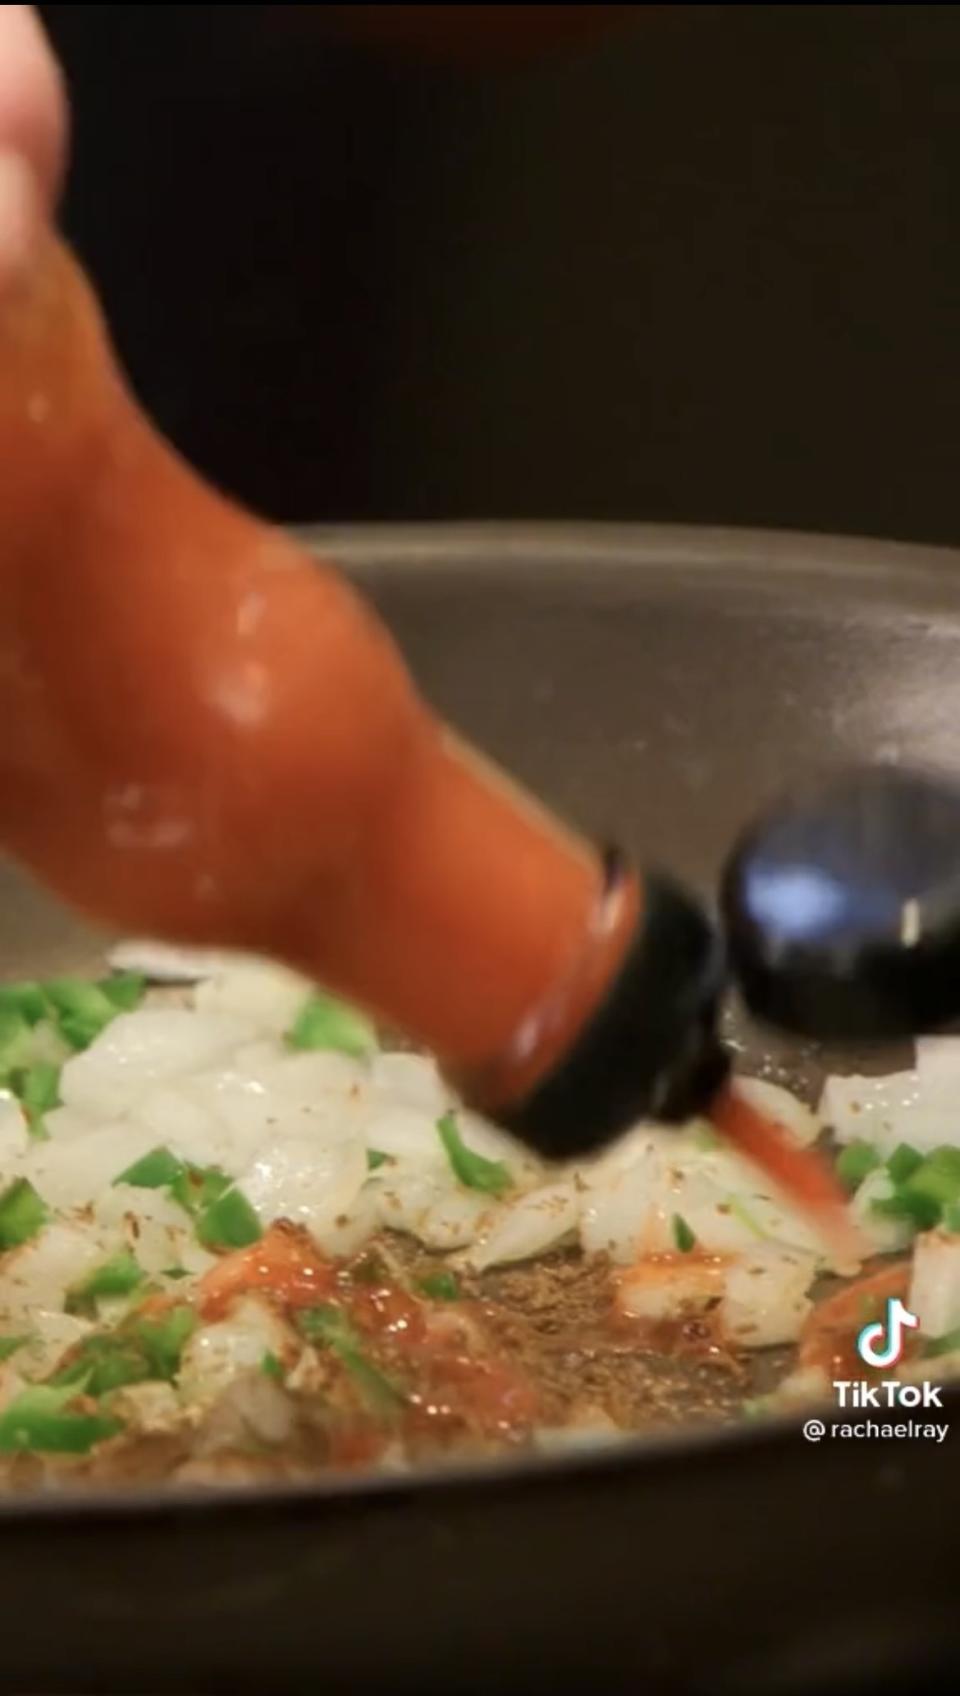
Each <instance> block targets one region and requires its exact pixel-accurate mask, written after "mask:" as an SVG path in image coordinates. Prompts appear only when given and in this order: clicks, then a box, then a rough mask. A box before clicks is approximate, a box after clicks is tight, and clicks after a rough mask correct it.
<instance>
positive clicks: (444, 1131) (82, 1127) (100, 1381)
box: [0, 949, 960, 1485]
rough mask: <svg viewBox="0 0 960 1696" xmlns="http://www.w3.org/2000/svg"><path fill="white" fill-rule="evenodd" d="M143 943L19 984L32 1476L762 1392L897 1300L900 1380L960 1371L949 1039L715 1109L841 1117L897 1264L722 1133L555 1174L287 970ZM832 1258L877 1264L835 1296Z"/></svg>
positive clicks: (958, 1134) (654, 1412)
mask: <svg viewBox="0 0 960 1696" xmlns="http://www.w3.org/2000/svg"><path fill="white" fill-rule="evenodd" d="M152 958H153V955H152V954H150V953H149V951H148V957H147V958H146V959H145V960H144V964H146V965H148V964H149V962H150V960H151V959H152ZM124 966H125V969H124V970H123V971H122V972H115V973H113V974H112V975H108V976H104V977H102V978H101V979H100V980H99V981H98V982H95V983H85V982H83V981H81V980H79V979H74V978H60V979H56V980H53V981H50V982H40V981H38V982H37V983H17V984H10V985H7V986H3V987H0V1082H2V1086H3V1091H4V1093H3V1094H2V1095H0V1475H5V1476H6V1477H7V1478H8V1481H9V1482H10V1483H11V1485H16V1484H36V1483H40V1482H43V1481H47V1480H49V1481H51V1482H56V1481H59V1480H62V1479H63V1477H64V1476H67V1475H69V1476H71V1477H73V1476H75V1477H76V1478H77V1479H78V1480H81V1479H85V1478H90V1479H93V1478H98V1479H112V1480H120V1479H123V1480H125V1481H128V1482H131V1483H136V1482H140V1481H143V1480H146V1479H148V1478H149V1479H156V1478H161V1477H163V1478H170V1479H172V1480H177V1479H181V1478H182V1479H188V1478H189V1479H195V1478H197V1477H204V1478H212V1479H216V1478H218V1477H221V1476H222V1477H225V1478H226V1477H229V1478H231V1479H233V1478H234V1477H235V1476H237V1473H238V1469H239V1472H240V1473H241V1474H242V1475H248V1476H250V1477H251V1478H254V1477H261V1476H301V1475H302V1474H304V1473H305V1472H315V1471H317V1470H323V1469H328V1468H334V1469H339V1468H357V1467H365V1468H369V1467H374V1468H376V1467H388V1468H390V1469H394V1470H395V1469H397V1468H404V1467H409V1466H413V1465H417V1464H420V1463H427V1462H430V1461H435V1460H436V1459H437V1458H439V1457H450V1458H456V1457H458V1456H475V1455H478V1454H491V1455H492V1454H496V1453H498V1452H501V1451H516V1450H517V1449H520V1450H524V1449H533V1448H539V1447H543V1448H546V1449H556V1448H558V1447H561V1446H564V1445H565V1444H566V1445H569V1444H574V1443H575V1444H577V1445H580V1444H591V1443H601V1442H604V1443H606V1442H610V1441H611V1440H613V1439H615V1438H616V1437H617V1436H618V1435H622V1434H624V1433H627V1432H633V1431H643V1430H652V1429H655V1428H657V1427H658V1426H662V1425H664V1424H670V1423H677V1422H681V1421H685V1420H688V1419H690V1418H695V1419H699V1420H705V1419H718V1418H719V1419H729V1418H734V1417H740V1416H741V1415H742V1412H743V1409H744V1407H747V1408H748V1409H749V1411H750V1412H751V1413H753V1414H755V1415H759V1414H763V1413H766V1412H767V1411H768V1410H770V1411H776V1410H777V1409H778V1408H782V1407H791V1406H797V1405H801V1404H802V1403H803V1402H804V1401H805V1400H809V1399H816V1397H817V1395H818V1394H820V1395H822V1393H823V1386H824V1383H825V1382H826V1383H828V1382H829V1373H830V1372H832V1371H835V1370H836V1369H838V1367H839V1366H841V1365H843V1366H845V1367H849V1365H850V1360H851V1351H852V1350H853V1348H854V1346H855V1341H856V1336H857V1334H858V1332H859V1329H860V1328H861V1327H862V1326H863V1325H864V1324H865V1323H869V1322H871V1321H872V1320H874V1319H876V1318H877V1317H880V1316H881V1315H882V1311H883V1302H884V1301H885V1300H886V1299H887V1296H888V1295H889V1294H890V1293H891V1292H894V1291H895V1292H897V1293H898V1294H899V1295H900V1298H901V1299H902V1300H904V1301H906V1302H908V1304H910V1305H911V1307H912V1308H913V1309H915V1311H916V1312H917V1313H918V1315H919V1318H920V1326H919V1328H918V1330H917V1333H916V1336H915V1337H913V1338H912V1339H911V1344H910V1348H909V1349H908V1350H907V1352H906V1355H905V1359H904V1363H903V1365H902V1367H901V1368H900V1369H899V1370H902V1371H903V1372H904V1373H907V1374H909V1373H910V1372H911V1371H916V1370H917V1369H918V1367H920V1366H922V1364H923V1363H924V1362H928V1363H931V1364H930V1365H929V1366H928V1368H927V1370H928V1371H929V1370H932V1369H933V1364H932V1363H936V1370H937V1371H938V1372H941V1371H942V1372H943V1373H945V1374H948V1375H949V1373H950V1372H951V1371H952V1370H953V1369H954V1368H956V1370H957V1371H958V1372H960V1364H958V1363H960V1119H958V1118H957V1116H956V1113H955V1108H954V1106H953V1101H954V1100H955V1099H956V1095H957V1092H956V1090H955V1088H954V1084H955V1083H956V1082H960V1059H956V1058H955V1056H956V1054H957V1046H956V1045H954V1046H953V1047H952V1048H950V1049H947V1048H945V1047H944V1046H943V1045H942V1044H940V1045H938V1046H937V1047H936V1049H935V1051H934V1050H932V1049H931V1047H930V1045H923V1044H921V1045H920V1048H919V1051H918V1061H917V1067H916V1070H915V1072H913V1073H911V1074H910V1075H909V1080H904V1079H901V1080H900V1082H899V1083H897V1084H891V1083H889V1081H885V1080H882V1079H881V1080H877V1079H870V1080H856V1079H852V1080H851V1079H831V1080H829V1081H828V1084H827V1087H826V1090H825V1092H824V1098H823V1102H822V1103H821V1109H820V1112H819V1114H813V1113H811V1111H810V1109H809V1108H807V1107H805V1106H803V1105H802V1104H801V1103H800V1102H798V1101H797V1100H796V1098H795V1097H793V1096H792V1095H790V1094H789V1093H788V1092H787V1091H785V1090H783V1089H780V1088H779V1087H778V1086H775V1085H773V1084H771V1083H770V1082H769V1081H762V1082H761V1081H760V1080H745V1081H744V1082H743V1083H742V1084H739V1085H737V1086H736V1087H735V1090H734V1095H733V1097H732V1098H731V1103H732V1105H731V1106H730V1107H729V1108H728V1109H725V1118H726V1122H728V1123H730V1124H731V1125H734V1124H737V1123H740V1122H741V1121H742V1123H743V1124H744V1125H746V1126H748V1127H749V1126H750V1125H751V1123H752V1121H750V1118H749V1114H750V1112H751V1111H752V1112H757V1111H760V1112H763V1113H767V1114H772V1115H773V1116H774V1117H775V1118H776V1119H777V1120H779V1121H780V1123H781V1125H782V1126H783V1127H785V1129H784V1131H783V1135H784V1137H785V1138H786V1139H787V1156H786V1158H787V1159H788V1160H789V1148H790V1147H800V1146H809V1144H810V1143H811V1142H812V1141H814V1140H816V1139H817V1138H819V1137H826V1135H827V1132H828V1129H829V1130H832V1131H833V1133H834V1135H835V1137H836V1139H837V1143H838V1145H839V1148H838V1152H837V1154H836V1159H835V1164H836V1172H837V1177H838V1179H839V1180H840V1183H841V1184H842V1186H843V1189H844V1190H845V1191H846V1194H847V1196H848V1198H849V1199H848V1201H847V1202H846V1203H845V1204H844V1205H843V1211H844V1214H845V1216H846V1217H847V1218H848V1220H849V1222H850V1224H851V1225H855V1226H856V1227H857V1229H858V1230H859V1232H860V1235H861V1241H862V1245H863V1248H862V1255H863V1256H876V1257H881V1258H879V1259H878V1261H877V1264H878V1265H879V1267H880V1273H879V1274H878V1273H877V1272H876V1270H875V1268H874V1267H872V1266H869V1265H868V1266H867V1267H866V1269H864V1270H863V1271H861V1266H860V1258H862V1256H861V1257H860V1258H854V1259H853V1260H852V1261H851V1260H850V1259H849V1257H847V1258H845V1257H844V1254H843V1252H842V1250H841V1249H840V1248H839V1247H838V1245H837V1243H836V1242H824V1241H821V1240H820V1239H819V1238H818V1235H817V1231H816V1229H815V1228H814V1227H813V1226H812V1225H811V1223H810V1220H809V1218H808V1217H807V1216H806V1215H801V1214H799V1213H798V1212H797V1211H796V1209H795V1208H794V1207H793V1206H792V1205H791V1203H789V1202H788V1201H787V1200H786V1199H785V1198H784V1197H783V1196H782V1195H781V1194H780V1193H779V1192H778V1191H777V1189H776V1187H775V1185H774V1183H773V1182H772V1180H771V1179H769V1178H767V1177H764V1175H763V1174H762V1173H761V1172H760V1170H759V1169H758V1168H757V1167H755V1166H754V1165H753V1164H752V1163H751V1161H750V1160H749V1159H747V1158H746V1157H745V1155H744V1154H742V1153H738V1152H736V1151H735V1149H734V1148H733V1147H732V1146H731V1144H730V1143H729V1142H728V1141H726V1140H725V1138H724V1137H723V1136H721V1135H719V1134H718V1133H717V1131H716V1129H713V1128H711V1127H710V1126H707V1125H705V1124H704V1123H702V1122H696V1123H693V1124H690V1125H688V1126H685V1127H681V1128H679V1129H665V1128H662V1127H658V1126H651V1125H638V1126H636V1127H635V1128H634V1129H633V1130H631V1131H630V1132H628V1133H627V1134H626V1135H625V1136H624V1137H623V1138H621V1139H620V1141H619V1142H618V1143H616V1145H614V1146H613V1147H612V1148H610V1149H609V1150H608V1151H607V1152H606V1153H605V1154H604V1155H603V1156H602V1157H600V1158H597V1159H593V1160H590V1161H582V1162H579V1163H576V1164H572V1165H567V1166H564V1167H562V1168H550V1167H547V1166H546V1165H544V1164H543V1163H542V1162H541V1161H539V1160H538V1159H537V1158H535V1157H534V1156H532V1155H531V1154H530V1152H529V1151H528V1150H527V1149H526V1148H524V1147H523V1146H521V1145H520V1144H519V1143H517V1142H516V1141H515V1140H514V1139H513V1138H511V1137H510V1136H508V1135H506V1134H505V1133H504V1132H502V1131H500V1130H498V1129H497V1128H496V1127H495V1126H493V1125H491V1124H489V1123H487V1122H486V1121H484V1120H483V1119H480V1118H478V1117H477V1115H476V1114H473V1113H471V1112H468V1111H466V1110H465V1109H464V1108H463V1106H462V1104H461V1103H459V1102H458V1101H457V1100H456V1098H455V1097H454V1095H453V1094H452V1092H451V1091H450V1090H449V1089H448V1088H447V1086H446V1085H445V1084H444V1083H443V1081H442V1080H441V1078H440V1076H439V1074H438V1072H437V1069H436V1067H435V1066H434V1064H433V1062H432V1061H431V1060H430V1059H428V1058H427V1057H425V1056H421V1055H416V1054H411V1053H393V1052H388V1051H385V1050H383V1049H382V1048H381V1047H380V1046H379V1044H378V1043H377V1041H376V1037H375V1033H374V1032H373V1030H372V1027H370V1025H369V1024H368V1022H367V1021H366V1020H365V1019H363V1018H362V1017H361V1016H360V1015H359V1014H357V1013H355V1012H354V1011H353V1009H351V1008H348V1007H344V1006H343V1005H342V1004H340V1003H339V1002H337V1001H335V1000H334V999H333V998H332V997H330V996H329V995H326V994H323V993H321V992H319V991H316V990H314V989H313V987H312V986H311V985H309V984H307V983H305V982H302V981H300V980H298V979H296V978H295V977H294V976H293V975H292V974H291V973H289V972H287V971H283V972H280V971H278V970H276V969H275V968H273V967H270V966H267V965H265V964H262V963H260V962H257V961H251V960H248V959H243V960H242V961H241V960H235V959H234V958H233V957H219V956H213V955H209V954H208V955H206V956H204V957H203V960H202V962H201V967H200V969H198V971H197V973H196V978H195V981H194V983H193V986H192V987H191V988H189V989H186V990H184V989H182V988H179V989H176V990H169V989H157V988H154V989H148V987H147V985H146V983H145V980H144V978H143V977H142V976H141V975H140V973H139V972H138V971H137V969H136V967H137V957H136V950H134V951H133V958H131V957H130V950H129V949H128V950H127V951H126V953H125V955H124ZM174 975H175V974H174ZM185 975H187V976H189V975H190V974H189V973H187V974H185ZM952 1056H953V1058H951V1057H952ZM904 1102H908V1103H909V1104H910V1105H909V1106H904V1105H903V1103H904ZM738 1103H739V1104H740V1105H739V1106H738ZM738 1113H739V1114H740V1120H738V1118H737V1115H738ZM724 1122H725V1119H724V1115H721V1118H720V1123H721V1125H722V1124H723V1123H724ZM751 1134H752V1132H751ZM791 1139H792V1141H791ZM747 1140H748V1141H749V1137H748V1139H747ZM884 1256H887V1257H891V1258H889V1259H886V1260H885V1259H883V1258H882V1257H884ZM837 1275H840V1277H841V1278H843V1279H846V1280H850V1279H853V1280H856V1279H857V1277H858V1276H859V1278H860V1281H859V1282H857V1281H853V1282H849V1283H847V1284H841V1285H840V1286H839V1294H832V1295H831V1294H828V1296H827V1298H826V1299H823V1297H822V1295H821V1292H822V1290H823V1289H824V1288H827V1289H829V1288H830V1287H832V1288H833V1289H834V1291H836V1289H837ZM825 1279H826V1280H827V1282H826V1284H825V1282H824V1280H825ZM831 1280H832V1283H831ZM878 1304H879V1305H878ZM770 1351H780V1353H779V1354H776V1355H770ZM794 1351H796V1352H795V1358H794V1359H793V1360H791V1358H790V1356H791V1354H792V1353H793V1352H794ZM767 1356H769V1357H770V1359H771V1360H776V1361H777V1362H778V1363H779V1364H778V1367H777V1373H778V1374H779V1378H780V1387H774V1388H773V1389H772V1390H771V1389H770V1388H769V1384H770V1382H771V1374H770V1369H769V1368H766V1369H765V1385H766V1387H765V1388H764V1390H763V1393H762V1394H756V1393H754V1392H753V1391H752V1389H751V1386H752V1385H753V1383H754V1379H755V1374H754V1363H755V1362H759V1361H761V1360H763V1359H764V1358H766V1357H767ZM776 1375H777V1374H776V1373H775V1374H774V1376H775V1377H776Z"/></svg>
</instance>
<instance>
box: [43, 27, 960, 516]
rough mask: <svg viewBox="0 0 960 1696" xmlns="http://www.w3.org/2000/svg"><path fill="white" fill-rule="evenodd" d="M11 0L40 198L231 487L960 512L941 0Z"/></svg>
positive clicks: (627, 511) (678, 508)
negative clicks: (53, 125) (463, 38)
mask: <svg viewBox="0 0 960 1696" xmlns="http://www.w3.org/2000/svg"><path fill="white" fill-rule="evenodd" d="M42 10H43V12H44V15H45V18H46V20H47V23H48V27H49V28H50V30H51V32H52V34H53V37H54V39H55V41H56V43H57V46H58V49H59V51H60V53H61V56H62V58H63V60H64V62H65V65H66V68H67V73H68V78H69V81H70V84H71V88H72V93H73V101H74V121H75V149H74V162H73V169H72V174H71V179H70V184H69V190H68V195H67V201H66V209H65V221H66V226H67V228H68V230H69V232H70V233H71V235H72V236H73V238H74V240H75V241H76V242H77V244H78V245H79V247H80V249H81V250H82V252H83V254H84V256H85V257H86V259H87V260H88V262H89V263H90V265H91V266H92V268H93V270H94V273H95V275H96V277H97V279H98V280H99V284H100V286H101V289H102V291H103V294H104V295H105V298H106V301H107V304H108V308H109V311H110V314H111V317H112V320H113V324H114V329H115V333H116V336H117V339H118V341H119V343H120V347H121V349H122V352H123V354H124V356H125V358H126V360H127V362H128V364H129V366H130V368H131V370H132V373H133V377H134V380H135V383H136V386H137V387H138V389H139V391H140V393H141V395H142V396H143V397H144V399H145V400H146V401H147V403H148V404H149V406H150V408H151V409H152V410H153V412H154V413H155V414H156V416H157V417H158V419H159V420H160V422H161V423H162V424H163V426H164V427H165V428H166V430H167V431H168V432H169V433H170V434H171V435H172V436H173V438H174V439H175V440H176V441H177V443H178V444H179V445H180V446H181V448H183V449H184V451H185V452H186V453H187V454H188V455H190V456H191V457H192V458H193V459H194V460H195V461H197V462H198V463H199V464H200V465H201V466H202V467H203V468H204V469H205V470H206V471H207V472H208V473H210V474H211V475H213V476H214V477H215V478H216V479H217V480H218V481H219V482H220V483H221V484H223V485H225V486H227V487H228V488H230V489H232V490H233V491H234V492H236V493H238V494H239V495H241V496H242V497H243V498H244V499H245V500H247V501H248V502H250V503H252V504H254V505H256V506H258V507H260V508H261V509H264V510H266V511H268V512H269V513H271V514H272V515H274V516H276V517H281V518H287V519H303V520H306V519H322V520H339V519H350V518H356V519H387V518H394V519H419V518H447V517H504V518H506V517H537V516H542V517H551V518H566V517H569V518H618V519H619V518H622V519H648V520H686V521H697V522H699V521H702V522H710V523H724V524H763V525H776V526H790V527H802V528H811V529H819V530H837V531H849V532H861V533H867V534H874V535H890V536H895V537H901V538H915V539H918V540H936V541H948V542H960V478H958V454H957V449H958V438H960V428H958V395H960V345H958V323H960V229H958V223H960V192H958V191H960V123H958V118H960V8H958V7H957V6H940V7H933V6H911V7H908V6H870V5H868V6H844V5H840V6H835V5H831V6H683V7H652V8H641V9H633V8H630V9H624V10H625V11H627V12H628V13H630V14H632V15H628V16H626V18H621V19H619V20H615V22H614V24H613V25H612V27H610V28H609V29H608V30H607V31H606V32H605V33H604V32H602V31H601V32H600V34H599V36H598V37H597V38H596V39H592V40H587V41H583V40H581V41H579V42H576V43H574V44H573V45H568V46H567V47H566V48H565V49H564V50H562V51H558V50H553V51H547V52H546V53H545V54H544V55H542V56H540V57H539V58H536V59H534V60H533V61H531V60H529V59H526V60H521V62H520V63H506V64H504V63H502V62H500V61H499V60H498V59H497V58H496V56H493V58H492V60H490V61H488V62H484V63H482V64H479V65H477V64H473V65H468V66H466V67H464V65H463V64H462V63H461V62H459V61H458V60H457V59H456V58H454V59H452V60H451V59H450V58H449V57H444V56H443V55H442V54H441V55H440V56H439V57H437V58H433V59H431V58H430V57H429V56H428V57H427V58H424V57H423V56H422V55H418V54H416V53H412V52H410V51H408V50H406V49H402V48H396V47H390V48H386V49H385V48H382V47H381V48H376V47H371V46H369V45H366V44H364V43H362V42H356V41H354V42H353V43H352V44H351V43H350V42H349V41H347V40H345V39H344V38H343V36H342V33H338V30H337V28H336V27H335V26H334V25H333V23H332V22H331V19H332V16H333V13H334V12H335V11H336V8H334V9H332V11H331V9H330V8H314V7H274V8H266V7H259V6H222V7H208V6H166V7H162V8H161V7H152V6H138V5H127V6H84V5H79V6H48V7H45V8H42ZM363 10H364V9H363V8H355V9H354V11H355V12H360V11H363ZM434 10H435V11H436V12H437V13H440V12H445V13H447V14H449V13H451V12H454V11H456V10H457V9H456V8H450V7H446V8H444V7H439V8H434ZM487 10H490V11H493V10H500V11H501V12H503V11H506V10H508V9H507V8H488V9H487Z"/></svg>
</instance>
